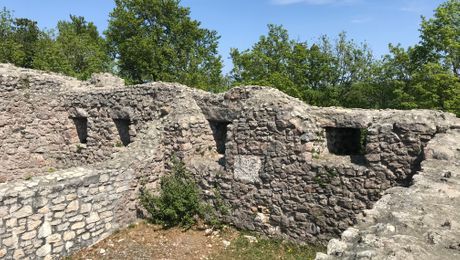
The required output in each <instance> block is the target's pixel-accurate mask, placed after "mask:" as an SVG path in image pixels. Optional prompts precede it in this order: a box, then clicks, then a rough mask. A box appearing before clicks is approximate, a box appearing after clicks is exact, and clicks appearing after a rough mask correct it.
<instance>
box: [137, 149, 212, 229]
mask: <svg viewBox="0 0 460 260" xmlns="http://www.w3.org/2000/svg"><path fill="white" fill-rule="evenodd" d="M172 162H173V168H172V172H171V173H170V174H169V175H166V176H163V177H162V178H161V191H160V195H159V196H156V195H154V194H153V193H152V192H150V191H148V190H147V189H146V188H145V186H144V187H142V188H141V192H140V202H141V204H142V206H144V208H145V209H146V210H147V212H148V213H149V214H150V217H151V218H150V220H151V221H152V222H154V223H156V224H162V225H164V226H165V227H172V226H177V225H179V226H182V227H185V228H190V227H191V226H192V225H194V224H195V223H196V221H197V220H198V219H199V218H202V219H204V220H207V219H209V220H210V219H213V218H214V216H213V215H214V212H213V208H212V207H211V206H210V205H209V204H206V203H204V202H203V201H202V198H201V192H200V189H199V187H198V184H197V183H196V181H195V180H194V179H193V178H192V176H191V174H190V172H189V171H188V170H187V169H186V168H185V165H184V163H183V162H181V161H179V160H177V159H176V158H173V160H172Z"/></svg>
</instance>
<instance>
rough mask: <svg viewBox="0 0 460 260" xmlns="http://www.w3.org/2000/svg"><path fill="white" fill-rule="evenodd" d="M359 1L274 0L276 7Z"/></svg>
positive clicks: (355, 1)
mask: <svg viewBox="0 0 460 260" xmlns="http://www.w3.org/2000/svg"><path fill="white" fill-rule="evenodd" d="M358 1H359V0H272V3H273V4H275V5H291V4H308V5H328V4H353V3H357V2H358Z"/></svg>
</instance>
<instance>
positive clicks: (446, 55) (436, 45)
mask: <svg viewBox="0 0 460 260" xmlns="http://www.w3.org/2000/svg"><path fill="white" fill-rule="evenodd" d="M420 32H421V38H422V41H421V45H422V46H424V47H425V48H426V51H427V55H430V56H431V57H434V58H438V59H440V60H441V62H442V63H443V65H444V66H447V67H448V68H450V70H451V71H452V72H453V73H454V75H456V76H457V77H458V78H460V0H448V1H446V2H445V3H443V4H441V5H440V6H439V7H438V8H437V9H436V10H435V13H434V17H433V18H431V19H428V20H427V19H426V18H424V17H422V24H421V29H420ZM430 61H431V62H432V60H430Z"/></svg>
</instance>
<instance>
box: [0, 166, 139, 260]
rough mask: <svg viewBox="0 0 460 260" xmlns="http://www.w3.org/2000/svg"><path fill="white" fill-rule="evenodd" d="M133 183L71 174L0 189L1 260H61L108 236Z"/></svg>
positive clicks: (123, 176)
mask: <svg viewBox="0 0 460 260" xmlns="http://www.w3.org/2000/svg"><path fill="white" fill-rule="evenodd" d="M131 178H132V174H129V173H128V172H122V171H117V170H92V169H85V168H74V169H69V170H65V171H61V172H56V173H53V174H52V175H49V176H40V177H36V178H34V179H33V180H30V181H22V182H14V183H9V184H0V217H1V219H0V258H2V259H23V258H29V259H41V258H44V259H52V258H59V257H61V256H63V255H67V254H69V253H70V252H72V251H74V250H75V249H79V248H82V247H84V246H89V245H91V244H93V243H95V242H97V241H99V240H101V239H102V238H104V237H106V236H108V235H109V234H110V233H111V232H112V231H113V230H115V229H117V228H118V227H119V226H120V225H119V222H118V221H117V211H116V210H117V208H119V207H120V206H122V205H119V203H120V198H122V197H123V196H124V194H125V193H126V191H127V190H128V189H129V183H130V180H131Z"/></svg>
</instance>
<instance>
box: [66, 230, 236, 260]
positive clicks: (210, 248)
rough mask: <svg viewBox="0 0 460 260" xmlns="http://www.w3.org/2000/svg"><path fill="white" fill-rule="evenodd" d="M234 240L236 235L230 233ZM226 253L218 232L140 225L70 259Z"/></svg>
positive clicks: (124, 259) (199, 256) (116, 259)
mask: <svg viewBox="0 0 460 260" xmlns="http://www.w3.org/2000/svg"><path fill="white" fill-rule="evenodd" d="M226 236H227V237H231V236H232V234H230V233H229V234H226ZM222 250H225V246H224V239H223V238H222V237H221V236H220V235H219V234H216V233H215V232H214V234H205V232H204V231H197V230H188V231H186V232H184V230H183V229H179V228H173V229H168V230H163V229H161V228H159V227H157V226H154V225H150V224H144V223H141V224H138V225H135V226H134V227H131V228H128V229H126V230H123V231H120V232H118V233H117V234H115V235H112V236H110V237H109V238H107V239H105V240H103V241H101V242H99V243H97V244H96V245H94V246H93V247H91V248H89V249H86V250H82V251H80V252H78V253H77V254H75V255H73V256H71V257H70V259H72V260H77V259H82V260H89V259H92V260H99V259H111V260H131V259H136V260H137V259H165V260H166V259H183V260H186V259H187V260H188V259H191V260H194V259H197V260H198V259H210V258H211V256H216V255H218V254H219V252H220V251H222ZM212 258H214V257H212Z"/></svg>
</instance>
